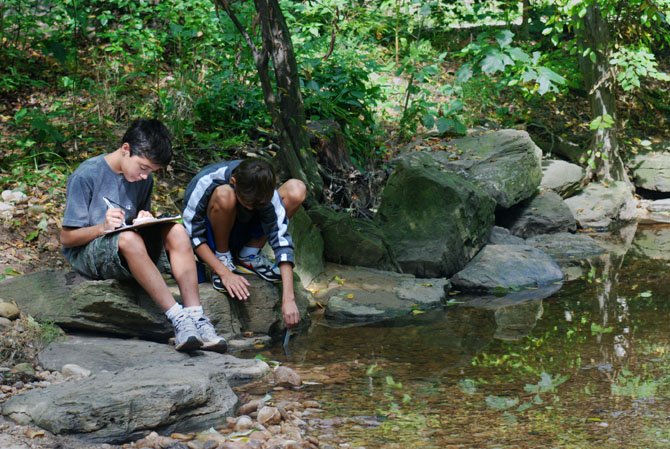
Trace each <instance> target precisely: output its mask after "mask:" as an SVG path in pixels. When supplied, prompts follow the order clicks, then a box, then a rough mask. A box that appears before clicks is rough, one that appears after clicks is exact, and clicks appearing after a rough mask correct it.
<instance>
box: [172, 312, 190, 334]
mask: <svg viewBox="0 0 670 449" xmlns="http://www.w3.org/2000/svg"><path fill="white" fill-rule="evenodd" d="M174 327H175V329H176V330H177V331H183V330H195V325H194V324H193V320H192V319H191V318H190V317H189V316H188V315H186V314H184V315H179V316H178V317H177V318H175V320H174Z"/></svg>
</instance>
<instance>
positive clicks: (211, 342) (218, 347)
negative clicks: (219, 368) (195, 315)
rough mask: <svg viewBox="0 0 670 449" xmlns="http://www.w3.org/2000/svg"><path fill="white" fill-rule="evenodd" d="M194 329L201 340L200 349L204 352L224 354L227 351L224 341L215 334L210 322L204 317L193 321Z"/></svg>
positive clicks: (226, 344)
mask: <svg viewBox="0 0 670 449" xmlns="http://www.w3.org/2000/svg"><path fill="white" fill-rule="evenodd" d="M195 327H196V329H197V330H198V333H199V334H200V339H201V340H202V349H204V350H205V351H214V352H221V353H224V352H226V351H227V350H228V343H226V339H225V338H223V337H221V336H219V335H217V334H216V329H214V326H213V325H212V323H211V321H209V319H208V318H207V317H205V316H202V317H200V318H199V319H197V320H195Z"/></svg>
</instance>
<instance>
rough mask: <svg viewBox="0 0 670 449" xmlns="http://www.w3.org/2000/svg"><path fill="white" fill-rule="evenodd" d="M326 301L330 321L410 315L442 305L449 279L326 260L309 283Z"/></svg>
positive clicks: (374, 319) (353, 321) (344, 321)
mask: <svg viewBox="0 0 670 449" xmlns="http://www.w3.org/2000/svg"><path fill="white" fill-rule="evenodd" d="M309 288H310V290H311V291H312V293H313V294H314V298H315V300H316V301H317V302H320V303H322V304H324V305H325V312H324V314H325V316H326V318H328V320H329V321H330V322H331V323H366V322H376V321H382V320H387V319H391V318H397V317H401V316H407V315H410V314H411V313H412V311H413V310H427V309H431V308H436V307H439V306H441V305H442V304H443V303H444V301H445V296H446V292H448V291H449V289H450V284H449V281H448V280H447V279H444V278H435V279H418V278H416V277H414V276H412V275H409V274H399V273H394V272H389V271H381V270H375V269H371V268H363V267H350V266H345V265H337V264H326V271H325V272H324V273H323V274H322V275H321V276H319V277H317V278H316V279H315V280H314V281H313V282H312V283H311V284H310V286H309Z"/></svg>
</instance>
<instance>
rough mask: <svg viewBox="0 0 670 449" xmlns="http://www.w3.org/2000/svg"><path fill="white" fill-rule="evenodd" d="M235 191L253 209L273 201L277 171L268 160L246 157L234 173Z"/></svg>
mask: <svg viewBox="0 0 670 449" xmlns="http://www.w3.org/2000/svg"><path fill="white" fill-rule="evenodd" d="M233 176H234V177H235V192H236V193H237V195H238V197H239V198H240V199H241V200H242V202H244V203H245V205H247V206H250V207H251V208H253V209H257V208H260V207H263V206H266V205H267V204H269V203H270V201H272V195H274V191H275V184H276V183H277V180H276V178H275V172H274V170H273V168H272V165H270V164H269V163H268V162H266V161H264V160H262V159H245V160H243V161H242V163H240V165H238V166H237V168H236V169H235V172H234V173H233Z"/></svg>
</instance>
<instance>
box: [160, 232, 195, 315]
mask: <svg viewBox="0 0 670 449" xmlns="http://www.w3.org/2000/svg"><path fill="white" fill-rule="evenodd" d="M163 241H164V242H165V249H166V251H167V252H168V254H169V255H170V265H171V267H172V276H174V279H175V281H177V286H178V287H179V292H180V293H181V299H182V302H183V303H184V306H185V307H194V306H199V305H200V293H199V291H198V273H197V271H196V268H195V258H194V256H193V249H192V248H191V241H190V239H189V237H188V234H187V233H186V229H184V227H183V226H182V225H180V224H173V225H170V226H165V227H164V229H163Z"/></svg>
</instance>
